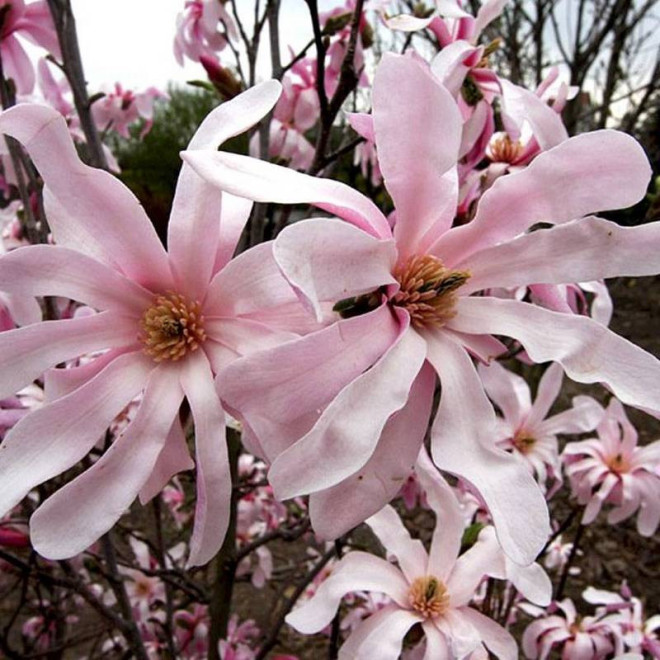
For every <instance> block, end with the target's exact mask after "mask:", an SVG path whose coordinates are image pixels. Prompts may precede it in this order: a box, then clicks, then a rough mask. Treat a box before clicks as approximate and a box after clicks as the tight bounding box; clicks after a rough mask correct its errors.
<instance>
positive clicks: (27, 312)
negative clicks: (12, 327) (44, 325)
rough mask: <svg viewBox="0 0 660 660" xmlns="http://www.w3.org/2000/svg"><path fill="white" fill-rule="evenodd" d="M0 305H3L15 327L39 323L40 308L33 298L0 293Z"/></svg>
mask: <svg viewBox="0 0 660 660" xmlns="http://www.w3.org/2000/svg"><path fill="white" fill-rule="evenodd" d="M0 304H4V305H5V307H6V308H7V311H8V312H9V316H11V318H12V320H13V321H14V323H16V325H19V326H21V325H31V324H32V323H39V321H41V307H40V306H39V303H38V302H37V301H36V300H35V299H34V298H31V297H28V296H25V295H23V294H17V295H14V294H11V293H3V292H0Z"/></svg>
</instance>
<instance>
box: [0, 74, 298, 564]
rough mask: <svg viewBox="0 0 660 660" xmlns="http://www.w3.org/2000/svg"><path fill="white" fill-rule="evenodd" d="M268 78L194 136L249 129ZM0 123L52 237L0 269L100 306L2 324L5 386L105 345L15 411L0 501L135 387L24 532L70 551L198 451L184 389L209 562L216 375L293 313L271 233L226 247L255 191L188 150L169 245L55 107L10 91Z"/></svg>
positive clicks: (202, 543) (195, 542)
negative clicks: (128, 412) (115, 429)
mask: <svg viewBox="0 0 660 660" xmlns="http://www.w3.org/2000/svg"><path fill="white" fill-rule="evenodd" d="M278 94H279V85H278V84H277V83H274V82H269V83H265V84H264V85H262V86H259V87H256V88H254V89H252V90H249V91H248V92H246V93H245V94H243V95H241V96H240V97H237V98H236V99H233V100H232V101H230V102H227V103H225V104H223V105H222V106H220V107H219V108H217V109H216V110H215V111H214V112H213V113H212V114H210V115H209V117H208V118H207V119H206V120H205V122H204V123H203V124H202V126H201V127H200V128H199V130H198V131H197V133H196V135H195V137H194V138H193V140H192V142H191V147H192V149H210V150H211V149H213V148H214V147H215V145H216V144H217V143H218V142H221V141H223V140H224V139H226V138H227V137H229V136H232V135H236V134H238V133H240V132H242V131H244V130H245V129H246V128H247V127H248V126H250V125H252V124H253V123H255V122H256V121H257V120H258V119H260V118H261V117H262V116H263V115H264V114H265V113H266V112H268V111H269V110H270V108H271V107H272V106H273V104H274V103H275V101H276V99H277V96H278ZM0 130H1V131H4V132H6V133H8V134H11V135H13V136H14V137H16V138H17V139H19V140H20V141H21V142H22V143H23V144H24V145H25V147H26V149H27V151H28V152H29V154H30V156H31V157H32V158H33V160H34V162H35V165H36V167H37V168H38V170H39V173H40V175H41V176H42V177H43V179H44V182H45V186H44V200H45V204H46V212H47V215H48V219H49V222H50V224H51V227H52V229H53V235H54V237H55V240H56V242H57V245H56V246H51V245H38V246H30V247H24V248H21V249H19V250H14V251H13V252H11V253H9V254H7V255H4V256H2V257H1V258H0V280H1V281H2V282H7V283H8V285H7V286H11V292H12V293H13V294H16V295H22V296H34V295H61V296H66V297H67V298H70V299H73V300H77V301H80V302H82V303H84V304H86V305H89V306H91V307H94V308H95V309H98V310H101V311H99V313H95V314H91V315H87V316H83V317H79V318H73V319H67V320H60V321H50V322H47V323H37V324H33V325H28V326H25V327H21V328H19V329H16V330H10V331H6V332H2V333H0V361H1V362H2V364H3V370H2V379H1V381H0V383H1V386H0V396H3V397H4V396H7V395H9V394H12V393H14V392H15V391H17V390H18V389H20V388H21V387H23V386H25V385H26V384H28V383H30V382H32V381H33V380H34V379H35V378H37V377H39V376H41V374H42V373H43V372H44V371H46V370H47V369H49V367H52V366H54V365H56V364H59V363H61V362H64V361H66V360H69V359H72V358H75V357H76V356H78V355H81V354H86V353H91V352H94V351H98V350H101V349H109V350H107V352H105V353H103V354H102V355H100V356H99V357H98V358H96V359H94V360H92V361H91V362H89V363H87V364H83V365H81V366H79V367H74V368H70V369H51V370H49V371H48V372H47V373H46V375H45V381H46V391H47V392H48V393H49V403H48V404H47V405H44V406H43V407H41V408H40V409H39V410H36V411H34V412H33V413H32V414H30V415H28V416H26V417H24V418H23V419H22V420H21V421H20V422H19V423H18V424H17V425H16V426H15V427H14V428H13V429H12V430H11V431H10V432H9V434H8V435H7V437H6V438H5V440H4V442H3V443H2V445H1V446H0V475H1V476H0V511H2V512H4V511H7V510H8V509H10V508H11V507H12V506H14V505H15V504H16V503H17V502H19V501H20V500H21V499H22V498H23V497H24V496H25V495H26V494H27V493H28V492H29V491H30V490H31V489H32V488H33V487H35V486H36V485H38V484H40V483H42V482H44V481H46V480H48V479H50V478H52V477H54V476H56V475H58V474H60V473H61V472H63V471H64V470H67V469H68V468H69V467H71V466H72V465H75V464H76V463H78V462H79V461H80V460H81V459H82V458H83V457H84V456H85V454H87V453H88V452H89V450H90V449H91V448H92V447H93V446H94V444H95V443H96V442H97V440H98V438H99V437H100V436H101V435H102V434H103V433H104V432H105V430H106V429H107V427H108V426H109V425H110V423H111V422H112V420H113V419H114V418H115V417H116V415H117V414H118V413H119V412H121V411H122V410H123V409H124V408H125V406H126V405H127V404H128V403H129V402H130V401H132V400H133V399H134V398H135V397H136V396H137V395H138V394H140V393H141V392H142V393H143V398H142V402H141V404H140V407H139V409H138V411H137V413H136V415H135V418H134V419H133V421H132V422H131V424H130V425H129V426H128V427H127V429H126V431H125V432H124V433H123V435H121V436H120V437H119V438H117V440H116V441H115V442H114V443H113V444H112V445H111V447H110V448H109V450H108V451H107V452H106V453H105V454H104V455H103V456H102V457H101V458H100V459H99V460H98V461H97V462H95V463H94V465H92V466H91V467H90V468H89V469H88V470H87V471H86V472H84V473H83V474H81V475H80V476H78V477H77V478H76V479H74V480H73V481H72V482H70V483H69V484H68V485H66V486H64V487H63V488H62V489H60V490H59V491H57V492H56V493H55V494H54V495H52V496H51V497H50V498H49V499H48V500H46V502H44V503H43V504H42V505H41V506H40V507H39V509H38V510H37V511H36V512H35V514H34V515H33V517H32V519H31V532H32V541H33V544H34V546H35V548H37V550H38V551H39V552H41V553H43V554H44V555H45V556H47V557H49V558H62V557H70V556H73V555H75V554H77V553H79V552H81V551H82V550H84V549H85V548H86V547H87V546H89V545H90V544H91V543H92V542H93V541H94V540H96V539H97V538H98V537H99V536H101V535H102V534H104V533H105V532H106V531H107V530H108V529H110V527H112V525H113V524H114V523H115V522H116V521H117V519H118V518H119V517H120V516H121V515H122V513H123V512H124V511H125V510H126V509H127V508H128V506H129V505H130V504H131V502H132V501H133V500H134V499H135V497H136V496H137V495H138V493H139V495H140V498H141V500H142V502H146V501H148V500H149V499H151V498H152V497H153V496H154V495H155V494H157V493H158V492H159V491H160V490H161V489H162V488H163V486H164V485H165V484H166V483H167V482H168V481H169V479H170V477H171V476H172V475H173V474H175V473H177V472H179V471H181V470H185V469H189V468H191V467H193V465H195V463H193V461H192V460H191V457H190V455H189V453H188V449H187V446H186V442H185V438H184V435H183V432H182V428H181V424H180V421H179V418H178V410H179V406H180V404H181V403H182V401H183V399H184V397H185V398H186V399H187V400H188V403H189V405H190V408H191V411H192V416H193V418H194V420H195V427H196V443H195V444H196V469H197V500H196V512H195V527H194V530H193V536H192V540H191V550H190V557H189V563H190V564H203V563H206V562H207V561H208V560H209V559H210V558H211V557H212V556H213V555H214V554H215V552H216V551H217V549H218V548H219V547H220V545H221V543H222V540H223V537H224V534H225V530H226V526H227V522H228V516H229V499H230V493H231V478H230V474H229V465H228V461H227V448H226V444H225V438H224V431H223V429H224V412H223V409H222V406H221V404H220V401H219V399H218V396H217V394H216V391H215V385H214V375H215V374H216V373H217V372H218V371H219V370H220V369H221V367H222V366H224V365H226V364H227V363H229V362H231V361H232V360H234V359H235V358H236V357H238V356H240V355H242V354H244V353H246V352H249V351H251V350H257V349H262V348H266V347H268V346H272V345H273V344H274V343H278V342H280V341H283V340H287V339H290V338H291V337H295V336H297V335H294V334H293V333H292V332H290V331H287V330H284V329H280V328H283V327H285V326H288V325H290V324H291V323H292V322H294V321H295V319H296V314H298V317H300V316H301V313H300V312H297V310H298V304H297V302H296V301H295V297H294V296H293V295H292V294H291V292H290V289H289V287H288V286H287V285H286V283H285V282H284V280H282V279H281V277H280V276H279V275H278V271H277V266H276V264H275V262H274V260H273V258H272V250H271V245H270V244H263V245H260V246H257V247H256V248H255V249H254V250H251V251H249V252H245V253H243V254H242V255H240V256H239V257H237V258H236V259H234V260H232V261H230V258H231V255H232V254H233V252H234V249H235V247H236V244H237V242H238V238H239V235H240V233H241V231H242V229H243V226H244V224H245V222H246V220H247V217H248V215H249V211H250V208H251V203H250V202H248V201H247V200H241V199H238V198H234V197H232V196H231V195H225V194H222V193H221V192H220V191H219V190H218V189H217V188H215V187H213V186H211V185H209V184H208V183H206V182H205V181H204V180H202V179H201V178H200V177H198V176H197V175H196V174H195V173H194V171H193V170H192V169H191V168H190V167H188V166H187V165H184V166H183V168H182V171H181V174H180V177H179V182H178V186H177V191H176V195H175V199H174V203H173V209H172V215H171V220H170V223H169V237H168V238H169V240H168V243H169V249H170V252H169V254H168V253H167V252H166V251H165V250H164V248H163V246H162V244H161V243H160V241H159V239H158V237H157V236H156V233H155V231H154V229H153V226H152V225H151V223H150V222H149V219H148V218H147V217H146V215H145V214H144V211H143V209H142V207H141V206H140V205H139V203H138V201H137V199H136V198H135V197H134V196H133V195H132V194H131V193H130V192H129V190H128V189H127V188H125V187H124V186H123V184H121V183H120V182H119V181H118V180H117V179H115V178H114V177H113V176H111V175H110V174H108V173H107V172H104V171H102V170H96V169H94V168H91V167H87V166H86V165H84V164H83V163H82V162H81V161H80V160H79V159H78V156H77V154H76V151H75V149H74V147H73V144H72V142H71V139H70V137H69V134H68V129H67V127H66V124H65V122H64V120H63V119H62V117H61V116H60V115H59V114H58V113H56V112H55V111H54V110H52V109H50V108H47V107H44V106H28V105H24V106H16V107H15V108H12V109H11V110H7V111H6V112H5V113H3V115H2V116H1V117H0ZM221 203H222V214H220V205H221ZM200 236H203V237H204V240H199V237H200ZM3 286H4V285H3ZM304 322H307V320H306V319H304ZM278 324H279V325H278ZM72 502H73V503H75V506H73V507H72Z"/></svg>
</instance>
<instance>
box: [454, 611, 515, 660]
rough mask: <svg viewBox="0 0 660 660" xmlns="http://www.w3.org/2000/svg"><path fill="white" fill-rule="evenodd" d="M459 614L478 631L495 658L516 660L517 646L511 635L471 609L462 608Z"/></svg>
mask: <svg viewBox="0 0 660 660" xmlns="http://www.w3.org/2000/svg"><path fill="white" fill-rule="evenodd" d="M461 614H462V616H464V617H466V618H467V619H468V620H469V621H470V623H471V624H472V625H473V626H474V627H475V628H476V629H477V630H478V631H479V633H480V635H481V640H482V641H483V643H484V644H485V645H486V646H487V647H488V650H489V651H490V652H491V653H492V654H493V655H495V657H497V658H502V660H516V658H517V657H518V645H517V644H516V640H515V639H514V638H513V637H512V636H511V633H509V632H508V631H507V630H505V629H504V628H502V626H500V625H499V623H495V621H493V620H492V619H489V618H488V617H487V616H484V615H483V614H481V613H480V612H477V611H476V610H473V609H472V608H471V607H466V608H464V609H463V610H462V611H461Z"/></svg>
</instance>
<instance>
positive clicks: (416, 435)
mask: <svg viewBox="0 0 660 660" xmlns="http://www.w3.org/2000/svg"><path fill="white" fill-rule="evenodd" d="M434 388H435V372H434V371H433V369H432V368H431V367H430V366H429V365H428V364H425V365H424V366H423V367H422V369H421V371H420V372H419V374H418V375H417V378H415V381H414V382H413V384H412V387H411V388H410V396H409V397H408V401H407V403H406V405H405V406H404V407H403V408H402V409H401V410H399V412H397V413H394V415H392V416H391V417H390V418H389V419H388V420H387V424H385V428H384V429H383V432H382V433H381V435H380V439H379V440H378V445H377V446H376V450H375V451H374V453H373V454H372V455H371V458H370V459H369V460H368V461H367V462H366V463H365V464H364V466H363V467H362V469H360V470H358V472H356V473H355V474H352V475H351V476H350V477H348V478H347V479H344V480H343V481H341V482H340V483H338V484H337V485H336V486H332V487H331V488H328V489H326V490H322V491H320V492H318V493H313V494H312V495H311V496H310V498H309V516H310V518H311V520H312V527H313V528H314V531H315V532H316V534H317V535H318V536H320V537H322V538H325V539H334V538H337V537H339V536H341V535H342V534H345V533H346V532H348V531H349V530H350V529H352V528H353V527H355V526H357V525H358V524H359V523H361V522H363V521H364V520H366V519H367V518H368V517H369V516H372V515H373V514H374V513H376V512H377V511H380V509H382V508H383V506H385V504H387V503H388V502H390V501H391V500H392V499H394V497H396V495H397V493H398V492H399V490H400V489H401V487H402V486H403V484H404V483H405V481H406V479H407V477H408V475H409V474H410V471H411V470H412V466H413V465H414V463H415V459H416V458H417V455H418V454H419V448H420V447H421V445H422V442H423V440H424V435H425V433H426V429H427V427H428V423H429V416H430V414H431V406H432V404H433V391H434Z"/></svg>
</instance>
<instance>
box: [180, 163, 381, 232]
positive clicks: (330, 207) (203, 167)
mask: <svg viewBox="0 0 660 660" xmlns="http://www.w3.org/2000/svg"><path fill="white" fill-rule="evenodd" d="M181 157H182V158H183V159H184V160H185V161H186V162H187V163H190V165H192V167H193V169H194V170H195V171H196V172H197V173H198V174H199V175H200V176H201V177H203V178H205V179H207V180H208V181H210V182H211V183H214V184H215V185H217V186H218V187H219V188H221V189H222V190H226V191H227V192H230V193H232V194H233V195H238V196H239V197H246V198H247V199H252V200H254V201H255V202H278V203H280V204H313V205H314V206H318V207H319V208H322V209H324V210H326V211H328V212H330V213H332V214H334V215H337V216H339V217H340V218H343V219H344V220H346V221H348V222H350V223H352V224H354V225H356V226H357V227H359V228H360V229H364V230H365V231H366V232H369V233H370V234H372V235H374V236H377V237H378V238H390V237H391V230H390V226H389V224H388V222H387V219H386V218H385V216H384V215H383V214H382V213H381V212H380V211H379V210H378V208H377V207H376V206H375V204H374V203H373V202H372V201H371V200H370V199H368V198H367V197H365V196H364V195H362V193H359V192H358V191H357V190H354V189H353V188H351V187H349V186H347V185H346V184H344V183H341V182H339V181H333V180H331V179H322V178H317V177H313V176H309V175H307V174H302V173H300V172H296V171H294V170H290V169H287V168H286V167H282V166H280V165H273V164H272V163H267V162H265V161H261V160H257V159H256V158H249V157H248V156H241V155H238V154H230V153H225V152H217V153H209V152H207V151H184V152H182V153H181Z"/></svg>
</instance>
